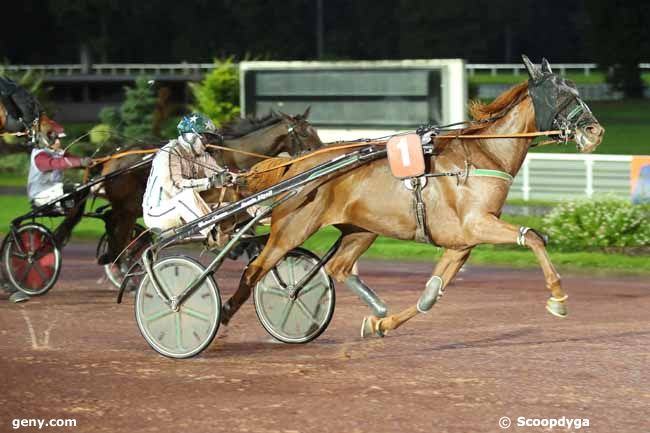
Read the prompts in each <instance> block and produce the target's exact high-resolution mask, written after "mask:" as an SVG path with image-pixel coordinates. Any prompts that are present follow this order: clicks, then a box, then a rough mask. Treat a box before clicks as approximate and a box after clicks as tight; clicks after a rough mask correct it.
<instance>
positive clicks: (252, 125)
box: [219, 111, 282, 139]
mask: <svg viewBox="0 0 650 433" xmlns="http://www.w3.org/2000/svg"><path fill="white" fill-rule="evenodd" d="M281 120H282V116H280V115H279V114H277V113H276V112H274V111H271V112H270V113H269V114H267V115H266V116H262V117H258V118H256V117H252V116H249V117H245V118H243V119H235V120H232V121H230V122H228V123H225V124H224V125H223V126H222V127H221V128H220V131H219V132H220V133H221V135H223V136H224V137H226V138H229V139H233V138H238V137H242V136H244V135H247V134H250V133H251V132H254V131H259V130H260V129H263V128H266V127H267V126H271V125H275V124H276V123H279V122H280V121H281Z"/></svg>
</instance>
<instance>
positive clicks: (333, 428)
mask: <svg viewBox="0 0 650 433" xmlns="http://www.w3.org/2000/svg"><path fill="white" fill-rule="evenodd" d="M92 248H93V247H92V246H91V245H85V244H75V245H70V246H69V247H68V248H67V249H66V250H65V252H64V260H63V270H62V274H61V279H60V281H59V283H58V284H57V286H55V287H54V288H53V289H52V290H51V291H50V293H49V294H47V295H45V296H43V297H40V298H35V299H32V300H31V301H30V302H28V303H25V304H22V305H14V304H10V303H9V302H6V301H5V299H6V295H4V293H3V294H2V298H1V299H0V300H1V302H0V350H1V352H0V353H1V358H0V359H1V361H0V388H1V392H0V432H5V431H7V432H8V431H14V430H13V429H12V419H20V418H45V419H52V418H61V419H70V418H73V419H75V420H76V421H77V427H75V428H69V429H67V428H54V427H52V428H49V429H48V428H44V429H43V430H41V431H71V432H154V431H155V432H180V431H187V432H212V431H223V432H346V433H347V432H407V431H408V432H463V433H467V432H498V431H548V429H544V428H543V427H530V426H529V427H517V426H516V424H517V422H518V418H519V417H525V418H527V419H537V418H539V419H541V418H547V419H548V418H556V419H560V418H562V417H566V418H567V419H581V420H583V419H588V420H589V421H588V422H589V427H585V426H584V422H583V423H582V424H583V426H582V428H580V429H575V427H574V428H572V429H571V431H590V432H650V418H649V417H648V414H649V413H650V412H649V410H648V408H649V407H650V374H649V373H650V372H649V369H648V365H650V352H649V351H648V347H650V323H649V322H650V321H649V319H650V315H649V311H650V282H649V279H648V278H647V277H632V276H612V275H576V274H567V275H564V287H565V288H566V290H567V292H568V294H569V297H570V299H569V300H570V303H569V317H568V318H566V319H558V318H555V317H552V316H551V315H550V314H548V313H547V312H546V311H545V310H544V303H545V301H546V298H547V296H548V293H547V291H546V289H545V288H544V286H543V278H542V275H541V271H539V270H506V269H494V268H484V267H468V269H467V270H466V271H465V272H464V273H462V274H461V275H460V278H458V279H457V280H456V282H455V283H454V284H453V285H452V286H451V287H449V289H448V290H447V291H446V294H445V296H444V297H443V299H442V300H441V302H440V303H439V304H438V305H436V306H435V307H434V308H433V310H432V311H431V312H430V313H429V314H427V315H425V316H420V317H417V318H415V319H414V320H412V321H411V322H409V323H407V324H406V325H405V326H404V327H403V328H400V329H398V330H396V331H394V332H393V333H391V334H389V335H388V336H386V337H385V338H383V339H377V338H373V339H366V340H362V339H361V338H360V337H359V328H360V324H361V320H362V318H363V316H364V315H366V314H367V312H368V310H367V309H366V308H365V307H363V306H362V305H361V303H360V302H359V301H358V300H357V299H356V298H355V297H354V296H353V295H351V294H350V293H349V292H348V291H347V289H345V288H344V287H343V286H342V285H339V286H338V291H337V305H336V311H335V313H334V319H333V320H332V322H331V324H330V326H329V328H328V329H327V331H325V333H324V334H323V335H322V336H320V337H319V338H318V339H317V340H315V341H314V342H312V343H309V344H307V345H286V344H282V343H276V342H274V341H273V340H272V338H271V337H270V336H269V335H268V334H266V332H265V331H264V329H263V328H262V326H261V325H260V324H259V322H258V320H257V317H256V315H255V311H254V308H253V306H252V304H251V303H248V304H246V305H245V306H244V307H243V308H242V310H241V312H240V313H239V315H238V316H236V317H235V318H234V319H233V322H232V323H231V325H230V326H229V327H228V328H227V329H226V328H224V327H222V328H221V329H220V330H219V334H218V337H217V339H215V340H214V342H213V343H212V345H211V346H210V347H209V348H208V349H207V350H206V351H205V352H204V353H203V354H202V355H201V356H199V357H196V358H192V359H188V360H181V361H175V360H170V359H166V358H163V357H162V356H160V355H158V354H157V353H156V352H154V351H153V350H152V349H150V348H149V346H148V345H147V343H146V342H145V340H144V339H143V338H142V337H141V336H140V334H139V331H138V329H137V326H136V323H135V319H134V314H133V299H132V298H128V299H127V301H126V304H123V305H116V304H115V291H114V290H113V289H111V288H110V286H109V284H108V283H107V282H102V281H100V282H99V283H98V279H99V278H100V276H101V271H100V268H99V267H98V266H95V265H94V264H93V261H92V260H93V259H92V258H93V256H94V254H93V251H92ZM242 265H243V263H234V262H229V263H227V264H226V265H224V267H223V268H222V270H221V271H220V276H219V278H220V279H219V283H220V287H221V291H222V297H223V298H224V299H226V298H227V296H228V295H229V294H230V293H231V292H232V290H233V289H234V287H235V285H236V284H237V281H238V279H239V276H240V274H241V267H242ZM431 269H432V264H429V263H399V262H394V263H393V262H390V263H389V262H377V261H366V262H362V263H361V266H360V271H361V276H362V277H363V278H364V280H365V281H366V282H367V283H368V284H369V285H370V286H371V287H373V288H375V289H376V290H377V292H378V293H379V294H380V295H381V296H382V297H383V298H384V299H385V300H386V301H387V302H388V304H389V306H390V307H391V309H392V310H393V311H396V310H399V309H402V308H405V307H407V306H410V305H412V304H413V302H414V301H416V300H417V298H418V296H419V294H420V290H421V288H422V287H423V286H424V284H425V283H426V281H427V279H428V278H429V276H430V272H431ZM560 271H562V270H561V269H560ZM504 416H507V417H509V418H510V419H511V420H512V425H511V426H510V427H509V428H508V429H506V430H502V429H501V428H500V427H499V424H498V422H499V419H500V418H502V417H504ZM16 431H37V430H29V429H27V428H22V429H20V430H16ZM553 431H570V430H567V429H564V428H562V427H556V428H555V429H553Z"/></svg>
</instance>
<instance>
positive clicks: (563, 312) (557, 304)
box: [546, 296, 568, 317]
mask: <svg viewBox="0 0 650 433" xmlns="http://www.w3.org/2000/svg"><path fill="white" fill-rule="evenodd" d="M566 299H567V296H564V297H563V298H560V299H557V298H553V297H551V298H549V299H548V301H546V309H547V310H548V312H549V313H551V314H552V315H554V316H556V317H566V316H567V314H568V312H567V306H566Z"/></svg>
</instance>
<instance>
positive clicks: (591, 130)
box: [585, 125, 605, 137]
mask: <svg viewBox="0 0 650 433" xmlns="http://www.w3.org/2000/svg"><path fill="white" fill-rule="evenodd" d="M585 129H586V130H587V133H588V134H589V135H592V136H596V137H601V136H602V135H603V134H604V133H605V128H603V127H601V126H598V125H589V126H587V127H586V128H585Z"/></svg>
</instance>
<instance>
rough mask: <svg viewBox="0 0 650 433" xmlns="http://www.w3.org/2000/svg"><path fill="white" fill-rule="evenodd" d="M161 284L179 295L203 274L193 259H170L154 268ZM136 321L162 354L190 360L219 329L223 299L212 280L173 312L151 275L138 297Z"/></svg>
mask: <svg viewBox="0 0 650 433" xmlns="http://www.w3.org/2000/svg"><path fill="white" fill-rule="evenodd" d="M154 270H155V272H156V275H157V276H158V279H159V281H160V283H161V284H162V285H163V286H164V288H165V289H166V291H167V293H168V294H169V295H171V296H176V295H178V294H180V293H181V292H182V291H183V290H184V289H185V287H187V285H188V284H189V283H190V282H191V281H193V280H194V279H195V278H196V277H198V276H199V275H200V274H201V273H202V272H203V266H201V265H200V264H199V263H197V262H195V261H194V260H191V259H188V258H181V257H167V258H164V259H162V260H160V261H158V262H157V263H156V264H155V265H154ZM135 306H136V310H135V311H136V320H137V322H138V327H139V328H140V332H141V333H142V335H143V337H144V338H145V340H147V342H148V343H149V345H151V347H153V348H154V349H155V350H156V351H157V352H159V353H161V354H162V355H165V356H169V357H173V358H188V357H191V356H194V355H196V354H198V353H200V352H201V351H202V350H203V349H204V348H206V347H207V346H208V345H209V344H210V342H211V341H212V339H213V338H214V336H215V335H216V333H217V330H218V328H219V321H220V318H221V299H220V296H219V289H218V288H217V285H216V284H215V282H214V280H213V279H212V278H210V277H208V278H206V280H205V281H204V282H203V284H201V286H199V288H198V289H197V290H196V291H195V292H194V293H193V294H192V296H190V297H189V298H188V299H187V300H186V301H185V302H184V303H183V305H181V306H180V308H179V310H178V311H172V310H171V309H170V308H169V307H168V306H167V305H166V304H165V303H164V302H163V300H162V299H161V298H160V297H159V296H158V294H157V293H156V290H155V288H154V287H153V285H152V284H151V280H150V279H149V277H148V276H146V275H145V276H144V277H143V278H142V282H141V283H140V286H139V288H138V293H137V296H136V303H135Z"/></svg>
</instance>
